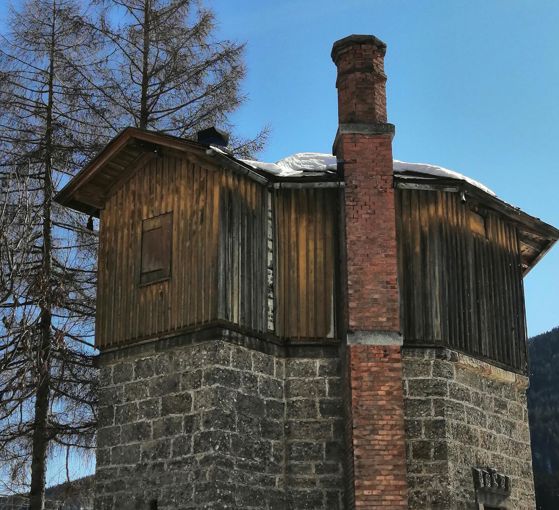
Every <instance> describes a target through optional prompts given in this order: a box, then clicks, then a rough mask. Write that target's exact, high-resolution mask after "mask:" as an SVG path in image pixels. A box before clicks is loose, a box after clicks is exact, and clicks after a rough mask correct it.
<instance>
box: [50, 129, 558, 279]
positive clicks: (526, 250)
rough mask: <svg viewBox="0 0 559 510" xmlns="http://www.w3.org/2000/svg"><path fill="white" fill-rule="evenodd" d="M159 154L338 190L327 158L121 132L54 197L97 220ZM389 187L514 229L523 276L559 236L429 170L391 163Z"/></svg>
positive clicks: (475, 185)
mask: <svg viewBox="0 0 559 510" xmlns="http://www.w3.org/2000/svg"><path fill="white" fill-rule="evenodd" d="M165 151H173V152H175V151H178V152H182V153H188V157H189V158H194V159H196V160H198V161H205V162H207V163H208V162H212V164H214V165H215V164H216V163H218V164H219V165H221V166H223V167H226V168H229V169H230V170H231V171H233V172H236V173H242V174H245V175H247V177H249V178H251V179H253V180H256V181H258V182H260V183H261V184H263V185H271V186H275V187H277V186H289V187H299V186H305V187H306V186H313V187H314V186H317V187H319V186H330V185H332V186H343V179H342V178H341V176H340V175H339V173H338V171H337V166H338V165H337V161H336V158H335V157H334V156H332V155H331V154H322V153H314V152H305V153H299V154H294V155H292V156H289V157H287V158H284V159H282V160H280V161H278V162H277V163H264V162H260V161H255V160H240V159H237V158H235V157H234V156H233V155H232V154H231V153H229V152H228V151H227V150H224V149H223V148H221V147H215V146H207V145H203V144H200V143H198V142H194V141H191V140H185V139H182V138H177V137H174V136H169V135H165V134H161V133H157V132H153V131H146V130H141V129H137V128H126V129H125V130H124V131H122V132H121V133H120V134H119V135H117V136H116V137H115V138H114V139H113V140H112V141H111V142H109V144H108V145H107V146H106V147H105V149H103V151H101V152H100V153H99V154H98V155H97V156H96V157H95V158H94V159H93V160H92V161H91V162H90V163H89V164H88V165H87V166H86V167H85V168H84V169H83V170H81V171H80V172H79V173H78V174H77V175H76V176H75V177H74V178H73V179H72V180H71V181H70V182H69V183H68V184H67V185H66V186H65V187H64V188H63V189H62V190H61V191H60V192H59V193H58V194H57V195H56V197H55V200H56V201H57V202H59V203H60V204H62V205H66V206H68V207H71V208H72V209H76V210H78V211H81V212H84V213H87V214H90V215H92V216H99V211H100V210H101V209H102V208H103V207H104V204H105V202H106V200H107V199H108V198H109V197H110V196H111V195H112V194H113V193H114V192H115V191H116V190H117V189H118V188H120V186H121V185H122V184H124V183H125V182H126V181H127V180H128V179H129V178H130V177H131V176H132V175H133V174H134V173H135V172H136V171H137V170H139V169H140V168H141V167H142V166H143V165H144V164H145V163H147V162H148V161H149V160H151V159H152V158H155V157H158V156H159V155H161V153H163V152H165ZM394 176H395V185H396V186H399V187H408V188H413V189H425V190H428V189H438V190H446V191H454V192H460V193H463V197H464V199H466V200H475V201H477V202H478V203H479V204H480V206H481V204H482V205H483V208H485V209H491V210H493V211H495V212H497V213H499V214H501V215H503V216H505V217H506V218H508V219H509V220H510V221H512V222H514V223H515V224H517V226H518V229H519V234H520V242H521V246H520V250H521V253H522V262H523V265H524V272H525V273H527V272H528V271H529V270H530V269H531V268H532V267H533V266H534V265H535V264H536V262H537V261H538V260H539V259H540V258H541V257H542V256H543V255H544V254H545V253H546V252H547V251H548V250H549V249H550V248H551V246H552V245H553V244H554V243H555V241H556V240H557V239H558V238H559V230H557V229H556V228H554V227H552V226H550V225H548V224H546V223H544V222H543V221H541V220H539V219H538V218H534V217H532V216H530V215H528V214H526V213H524V212H523V211H521V210H520V209H518V208H515V207H513V206H512V205H510V204H507V203H506V202H504V201H502V200H500V199H499V198H497V196H496V195H495V193H494V192H493V191H491V190H490V189H489V188H487V187H485V186H484V185H483V184H481V183H479V182H477V181H474V180H473V179H470V178H468V177H466V176H464V175H462V174H459V173H457V172H454V171H452V170H448V169H446V168H442V167H439V166H435V165H428V164H423V163H406V162H402V161H394Z"/></svg>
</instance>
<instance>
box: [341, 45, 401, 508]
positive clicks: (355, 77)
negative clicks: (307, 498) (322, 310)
mask: <svg viewBox="0 0 559 510" xmlns="http://www.w3.org/2000/svg"><path fill="white" fill-rule="evenodd" d="M385 52H386V45H385V44H384V43H383V42H382V41H380V40H379V39H377V38H376V37H374V36H370V35H351V36H349V37H346V38H344V39H341V40H339V41H337V42H336V43H334V47H333V48H332V59H333V61H334V63H335V64H336V66H337V68H338V78H337V82H336V86H337V88H338V115H339V126H338V132H337V134H336V139H335V141H334V148H333V151H334V154H335V155H336V156H337V158H338V161H341V162H342V163H341V165H342V168H343V172H344V180H345V241H346V254H345V255H346V267H347V303H346V304H347V309H346V315H347V323H346V328H347V363H346V373H347V378H348V386H349V392H350V396H349V399H348V409H347V414H348V424H347V425H348V426H347V431H348V440H349V443H350V444H349V445H348V451H349V452H350V458H349V465H348V477H349V480H350V485H351V486H350V487H349V491H348V492H349V501H348V506H349V507H350V508H359V509H380V508H391V509H404V508H407V482H406V457H405V434H404V409H403V406H404V403H403V392H402V364H401V345H402V341H401V340H402V338H401V335H400V310H399V293H398V261H397V246H396V217H395V204H394V188H393V169H392V137H393V136H394V126H393V125H392V124H388V123H387V122H386V118H387V115H386V75H385V74H384V55H385Z"/></svg>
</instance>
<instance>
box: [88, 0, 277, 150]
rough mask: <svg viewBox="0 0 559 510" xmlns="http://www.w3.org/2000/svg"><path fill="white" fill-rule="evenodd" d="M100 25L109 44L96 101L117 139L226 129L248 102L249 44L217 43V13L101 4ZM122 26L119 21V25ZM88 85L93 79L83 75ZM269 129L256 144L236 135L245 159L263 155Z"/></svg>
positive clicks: (179, 0)
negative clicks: (136, 131)
mask: <svg viewBox="0 0 559 510" xmlns="http://www.w3.org/2000/svg"><path fill="white" fill-rule="evenodd" d="M98 4H100V5H101V6H102V9H101V12H100V16H99V21H98V22H97V23H96V24H95V25H94V27H97V29H98V30H99V32H100V33H101V35H102V37H103V39H104V41H105V59H104V60H103V61H100V62H99V65H98V69H97V72H96V73H95V75H94V76H95V78H96V79H95V80H91V81H89V83H88V84H89V86H91V87H92V88H95V90H96V93H95V94H94V95H93V97H92V100H91V101H92V104H93V103H95V107H96V110H97V112H99V114H100V116H101V117H102V120H101V121H100V123H103V122H105V123H107V125H108V126H110V128H112V131H113V133H112V134H114V132H115V131H119V130H120V129H122V128H123V127H126V126H136V127H139V128H142V129H152V130H156V131H161V132H164V133H168V134H172V135H176V136H179V137H188V136H192V135H194V133H195V132H196V131H197V130H200V129H202V128H205V127H209V126H214V125H215V126H219V127H221V128H224V129H229V130H231V129H232V127H233V126H231V123H230V121H229V116H230V114H231V113H232V112H234V111H235V110H236V109H237V108H238V107H239V106H240V105H241V104H242V103H243V102H244V100H245V96H244V95H243V94H242V93H241V91H240V84H241V81H242V79H243V78H244V76H245V66H244V63H243V52H244V45H242V44H237V43H234V42H231V41H218V40H216V38H215V36H214V31H215V18H214V14H213V12H212V11H211V10H209V9H207V8H204V7H203V6H202V5H201V3H200V2H199V1H195V0H98ZM115 20H116V21H115ZM84 78H85V79H87V77H85V76H84ZM266 136H267V130H266V129H264V130H262V131H261V132H260V133H258V134H257V135H256V136H255V137H254V138H252V139H240V138H239V137H237V136H233V137H232V145H233V149H234V150H235V151H236V152H237V153H238V154H241V155H248V154H250V153H254V152H256V151H258V150H260V149H261V148H262V146H263V144H264V143H265V140H266Z"/></svg>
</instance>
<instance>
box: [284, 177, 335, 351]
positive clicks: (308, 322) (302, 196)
mask: <svg viewBox="0 0 559 510" xmlns="http://www.w3.org/2000/svg"><path fill="white" fill-rule="evenodd" d="M337 203H338V191H337V190H332V189H316V188H313V189H280V190H276V191H275V192H274V198H273V204H274V205H273V207H274V215H275V222H274V225H275V227H274V228H275V243H274V244H275V246H276V256H275V259H276V264H275V269H276V293H275V295H276V313H275V318H276V334H277V335H278V336H280V337H289V338H292V339H299V340H302V339H320V338H333V337H334V336H335V318H334V295H335V294H334V293H335V289H334V278H335V264H336V262H335V255H336V250H335V232H336V225H337Z"/></svg>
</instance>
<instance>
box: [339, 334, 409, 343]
mask: <svg viewBox="0 0 559 510" xmlns="http://www.w3.org/2000/svg"><path fill="white" fill-rule="evenodd" d="M347 343H348V345H402V344H403V343H404V338H403V337H402V335H401V334H400V333H397V332H395V331H352V332H351V333H348V334H347Z"/></svg>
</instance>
